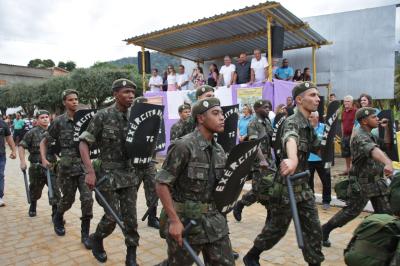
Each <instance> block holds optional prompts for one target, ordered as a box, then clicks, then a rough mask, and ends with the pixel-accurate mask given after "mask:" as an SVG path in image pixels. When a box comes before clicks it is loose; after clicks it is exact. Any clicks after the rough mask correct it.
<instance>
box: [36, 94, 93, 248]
mask: <svg viewBox="0 0 400 266" xmlns="http://www.w3.org/2000/svg"><path fill="white" fill-rule="evenodd" d="M61 97H62V100H63V104H64V106H65V108H66V112H65V113H64V114H62V115H60V116H58V117H56V118H55V119H54V121H53V122H52V123H51V125H50V127H49V130H48V131H47V132H46V133H45V135H44V138H43V139H42V141H41V142H40V156H41V158H42V165H43V167H45V168H49V167H51V163H50V162H49V161H48V160H47V159H46V155H47V146H48V144H49V143H54V142H56V143H59V145H60V160H59V162H58V165H57V170H56V172H57V182H58V184H59V186H60V189H61V193H62V196H61V199H60V201H59V202H58V204H57V212H56V214H55V215H54V219H53V222H54V231H55V233H56V234H57V235H59V236H63V235H65V228H64V222H63V221H64V219H63V217H64V213H65V212H66V211H68V210H69V209H70V208H71V207H72V204H73V203H74V201H75V194H76V191H77V190H78V189H79V193H80V197H79V199H80V201H81V210H82V217H81V242H82V243H83V244H84V245H85V247H86V248H87V249H90V248H91V244H90V241H89V229H90V220H91V219H92V218H93V199H92V192H91V191H90V190H89V188H88V186H87V185H86V184H85V175H84V169H83V166H82V161H81V157H80V154H79V152H78V149H77V147H76V144H75V142H74V126H75V124H74V115H75V112H76V111H77V109H78V103H79V101H78V92H77V91H76V90H65V91H63V92H62V95H61Z"/></svg>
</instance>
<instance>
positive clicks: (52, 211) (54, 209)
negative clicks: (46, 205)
mask: <svg viewBox="0 0 400 266" xmlns="http://www.w3.org/2000/svg"><path fill="white" fill-rule="evenodd" d="M56 212H57V205H56V204H54V205H51V220H52V221H53V222H54V216H55V215H56ZM63 224H64V225H65V220H64V219H63Z"/></svg>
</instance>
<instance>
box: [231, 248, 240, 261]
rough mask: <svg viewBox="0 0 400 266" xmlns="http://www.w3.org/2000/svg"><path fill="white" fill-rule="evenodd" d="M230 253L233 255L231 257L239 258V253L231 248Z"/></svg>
mask: <svg viewBox="0 0 400 266" xmlns="http://www.w3.org/2000/svg"><path fill="white" fill-rule="evenodd" d="M232 255H233V259H234V260H237V259H238V258H239V253H237V252H236V251H234V250H232Z"/></svg>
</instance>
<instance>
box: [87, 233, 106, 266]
mask: <svg viewBox="0 0 400 266" xmlns="http://www.w3.org/2000/svg"><path fill="white" fill-rule="evenodd" d="M89 238H90V242H91V243H92V254H93V256H94V257H95V258H96V259H97V260H98V261H100V262H106V261H107V253H106V251H105V250H104V246H103V238H101V237H97V236H96V234H91V235H90V237H89Z"/></svg>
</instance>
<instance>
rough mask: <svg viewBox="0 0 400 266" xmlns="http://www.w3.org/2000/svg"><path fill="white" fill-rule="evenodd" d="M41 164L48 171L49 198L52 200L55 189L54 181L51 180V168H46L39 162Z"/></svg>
mask: <svg viewBox="0 0 400 266" xmlns="http://www.w3.org/2000/svg"><path fill="white" fill-rule="evenodd" d="M39 166H40V167H42V168H43V169H44V170H45V171H46V178H47V189H48V190H49V200H52V199H53V198H54V191H53V183H52V182H51V174H50V169H49V168H45V167H43V166H42V165H40V164H39Z"/></svg>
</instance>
